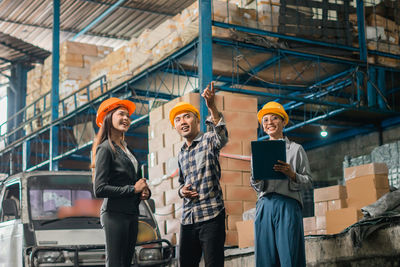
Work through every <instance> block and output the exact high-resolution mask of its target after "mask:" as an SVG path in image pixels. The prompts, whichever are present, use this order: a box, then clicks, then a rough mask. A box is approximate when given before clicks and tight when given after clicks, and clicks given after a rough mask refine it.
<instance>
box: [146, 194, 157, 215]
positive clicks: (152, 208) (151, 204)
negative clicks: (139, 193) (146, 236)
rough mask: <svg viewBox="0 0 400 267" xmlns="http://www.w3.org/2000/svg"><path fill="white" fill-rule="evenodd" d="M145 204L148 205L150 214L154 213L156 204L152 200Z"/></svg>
mask: <svg viewBox="0 0 400 267" xmlns="http://www.w3.org/2000/svg"><path fill="white" fill-rule="evenodd" d="M147 203H149V206H150V210H151V212H152V213H154V212H156V203H155V202H154V199H152V198H149V199H148V200H147Z"/></svg>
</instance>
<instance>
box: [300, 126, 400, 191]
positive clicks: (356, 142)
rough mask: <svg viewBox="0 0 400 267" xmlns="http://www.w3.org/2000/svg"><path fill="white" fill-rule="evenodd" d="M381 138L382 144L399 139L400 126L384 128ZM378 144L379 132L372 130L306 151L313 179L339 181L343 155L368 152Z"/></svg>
mask: <svg viewBox="0 0 400 267" xmlns="http://www.w3.org/2000/svg"><path fill="white" fill-rule="evenodd" d="M382 139H383V144H388V143H393V142H396V141H398V140H400V126H397V127H392V128H388V129H386V130H384V131H383V133H382ZM378 146H380V144H379V132H373V133H370V134H366V135H360V136H355V137H353V138H350V139H347V140H344V141H342V142H337V143H334V144H332V145H329V146H323V147H319V148H316V149H312V150H309V151H307V155H308V158H309V161H310V165H311V170H312V172H313V178H314V180H315V181H331V182H332V184H335V183H338V182H340V181H341V180H342V178H343V161H344V158H345V156H350V157H352V158H353V157H358V156H362V155H366V154H370V153H371V152H372V150H373V149H374V148H376V147H378Z"/></svg>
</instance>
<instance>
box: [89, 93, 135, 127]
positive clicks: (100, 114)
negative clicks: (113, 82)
mask: <svg viewBox="0 0 400 267" xmlns="http://www.w3.org/2000/svg"><path fill="white" fill-rule="evenodd" d="M117 107H124V108H126V109H127V110H128V112H129V116H130V115H132V113H133V112H134V111H135V109H136V105H135V103H133V102H132V101H129V100H122V99H119V98H116V97H111V98H109V99H106V100H104V101H103V102H101V104H100V107H99V109H98V110H97V115H96V124H97V126H99V127H101V125H103V121H104V117H105V116H106V115H107V113H108V112H110V111H111V110H113V109H116V108H117Z"/></svg>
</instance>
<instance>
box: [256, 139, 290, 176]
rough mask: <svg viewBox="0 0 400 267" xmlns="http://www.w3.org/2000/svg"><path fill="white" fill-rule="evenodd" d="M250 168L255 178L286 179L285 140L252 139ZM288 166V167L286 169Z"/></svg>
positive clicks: (287, 170)
mask: <svg viewBox="0 0 400 267" xmlns="http://www.w3.org/2000/svg"><path fill="white" fill-rule="evenodd" d="M251 152H252V167H253V168H252V169H253V177H254V179H255V180H279V179H287V177H288V174H290V171H291V168H290V165H289V164H287V163H286V142H285V141H283V140H269V141H252V142H251ZM288 166H289V168H290V169H288Z"/></svg>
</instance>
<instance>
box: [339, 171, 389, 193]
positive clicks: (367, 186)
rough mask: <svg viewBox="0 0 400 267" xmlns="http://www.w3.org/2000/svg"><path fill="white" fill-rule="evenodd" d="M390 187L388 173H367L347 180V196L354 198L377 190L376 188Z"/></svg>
mask: <svg viewBox="0 0 400 267" xmlns="http://www.w3.org/2000/svg"><path fill="white" fill-rule="evenodd" d="M383 189H389V180H388V176H387V174H377V175H367V176H362V177H357V178H353V179H350V180H347V182H346V190H347V197H348V198H354V197H358V196H362V195H364V194H367V192H375V191H376V190H383Z"/></svg>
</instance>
